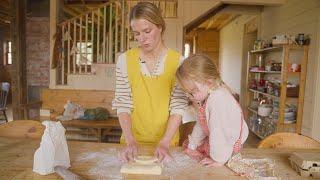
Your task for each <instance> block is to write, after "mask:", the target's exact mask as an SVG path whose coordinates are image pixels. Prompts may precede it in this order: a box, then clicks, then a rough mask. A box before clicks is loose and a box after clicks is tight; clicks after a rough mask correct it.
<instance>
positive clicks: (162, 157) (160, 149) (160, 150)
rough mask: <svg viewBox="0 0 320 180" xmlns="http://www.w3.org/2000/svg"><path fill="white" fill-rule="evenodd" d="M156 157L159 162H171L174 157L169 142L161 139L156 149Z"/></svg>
mask: <svg viewBox="0 0 320 180" xmlns="http://www.w3.org/2000/svg"><path fill="white" fill-rule="evenodd" d="M155 157H156V158H157V159H158V162H159V163H162V162H163V163H168V162H170V161H171V160H172V159H173V158H172V156H171V154H170V152H169V143H166V142H162V141H160V142H159V144H158V146H157V148H156V151H155Z"/></svg>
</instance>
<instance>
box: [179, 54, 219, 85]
mask: <svg viewBox="0 0 320 180" xmlns="http://www.w3.org/2000/svg"><path fill="white" fill-rule="evenodd" d="M176 77H177V81H178V84H179V85H180V86H181V87H182V88H183V89H184V90H187V89H186V88H185V86H184V83H183V82H184V81H189V80H191V81H195V82H199V83H208V82H214V83H216V84H217V85H221V84H222V83H223V82H222V80H221V77H220V73H219V70H218V67H217V66H216V64H215V63H214V62H213V61H212V60H211V59H210V58H209V57H208V56H206V55H203V54H195V55H191V56H190V57H188V58H187V59H185V60H184V62H183V63H182V64H181V66H180V67H179V68H178V70H177V72H176Z"/></svg>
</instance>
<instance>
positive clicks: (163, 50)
mask: <svg viewBox="0 0 320 180" xmlns="http://www.w3.org/2000/svg"><path fill="white" fill-rule="evenodd" d="M129 20H130V25H131V28H132V30H133V33H134V37H135V39H136V40H137V42H138V45H139V48H134V49H131V50H128V51H127V52H125V53H123V54H122V55H120V56H119V59H118V62H117V67H116V91H115V99H114V101H113V109H116V110H117V115H118V117H119V121H120V125H121V128H122V131H123V134H122V136H121V139H120V142H121V143H126V145H127V146H126V147H125V148H124V149H123V150H122V151H121V152H120V158H121V160H122V161H124V162H128V161H132V160H134V157H136V156H137V153H138V144H147V145H157V148H156V151H155V156H156V157H157V158H158V160H159V161H160V162H162V161H163V160H164V161H167V160H170V159H171V157H170V154H169V146H170V145H178V142H179V133H178V132H177V129H178V127H179V125H180V123H181V116H182V115H183V113H184V109H185V107H186V106H187V98H186V96H185V93H184V92H183V91H182V90H181V89H179V88H177V87H176V83H175V72H176V69H177V68H178V66H179V64H180V63H181V62H182V60H183V57H182V56H181V55H180V54H178V53H177V52H175V51H173V50H171V49H168V48H167V47H166V46H165V45H164V43H163V39H162V35H163V33H164V30H165V22H164V20H163V18H162V17H161V13H160V11H159V9H158V8H157V7H156V6H155V5H154V4H152V3H148V2H141V3H138V4H137V5H136V6H135V7H133V9H132V11H131V13H130V19H129Z"/></svg>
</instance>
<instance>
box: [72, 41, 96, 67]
mask: <svg viewBox="0 0 320 180" xmlns="http://www.w3.org/2000/svg"><path fill="white" fill-rule="evenodd" d="M80 49H81V55H82V57H81V56H80ZM76 62H77V65H91V64H92V43H91V42H87V43H84V42H77V51H76Z"/></svg>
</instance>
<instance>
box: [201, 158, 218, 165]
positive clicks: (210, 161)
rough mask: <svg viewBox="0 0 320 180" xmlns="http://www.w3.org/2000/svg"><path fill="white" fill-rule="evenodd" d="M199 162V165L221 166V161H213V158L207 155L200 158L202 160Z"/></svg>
mask: <svg viewBox="0 0 320 180" xmlns="http://www.w3.org/2000/svg"><path fill="white" fill-rule="evenodd" d="M200 164H201V165H204V166H206V167H219V166H223V164H222V163H219V162H216V161H214V160H213V159H211V158H208V157H206V158H204V159H202V160H201V161H200Z"/></svg>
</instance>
